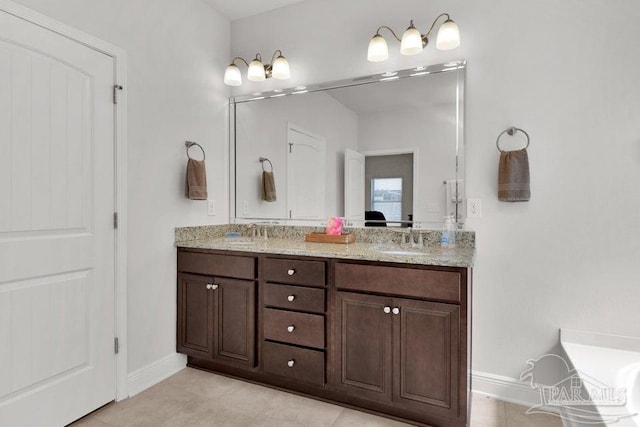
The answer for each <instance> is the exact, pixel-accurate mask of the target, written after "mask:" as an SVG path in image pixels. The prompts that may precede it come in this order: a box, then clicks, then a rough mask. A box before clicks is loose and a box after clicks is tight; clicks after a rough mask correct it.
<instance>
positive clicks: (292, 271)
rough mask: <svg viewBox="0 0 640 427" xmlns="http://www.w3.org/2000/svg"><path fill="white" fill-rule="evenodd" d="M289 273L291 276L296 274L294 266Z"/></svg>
mask: <svg viewBox="0 0 640 427" xmlns="http://www.w3.org/2000/svg"><path fill="white" fill-rule="evenodd" d="M287 274H288V275H289V276H293V275H294V274H296V271H295V270H294V269H293V268H290V269H289V270H287Z"/></svg>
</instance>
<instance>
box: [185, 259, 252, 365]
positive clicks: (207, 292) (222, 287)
mask: <svg viewBox="0 0 640 427" xmlns="http://www.w3.org/2000/svg"><path fill="white" fill-rule="evenodd" d="M201 255H202V254H196V253H188V252H185V253H181V254H180V255H179V262H178V329H177V332H178V334H177V335H178V336H177V351H178V352H180V353H184V354H187V355H189V356H194V357H198V358H203V359H207V360H213V361H215V362H221V363H230V364H233V365H238V366H245V367H249V368H253V367H254V366H255V364H256V282H255V280H247V279H246V278H250V277H255V262H256V261H255V258H242V257H240V258H241V259H238V258H239V257H233V256H224V257H222V258H219V257H212V258H211V259H209V258H207V257H205V258H202V257H201ZM180 259H182V261H183V262H180ZM230 265H232V266H233V267H231V268H230ZM184 270H187V271H195V272H196V273H205V274H206V273H216V272H219V273H223V274H233V275H235V276H239V277H242V278H240V279H239V278H230V277H221V276H217V275H204V274H194V273H191V272H184Z"/></svg>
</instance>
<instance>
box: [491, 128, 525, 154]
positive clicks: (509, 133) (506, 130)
mask: <svg viewBox="0 0 640 427" xmlns="http://www.w3.org/2000/svg"><path fill="white" fill-rule="evenodd" d="M516 132H522V133H524V135H525V136H526V137H527V145H526V146H525V147H524V148H523V150H526V149H527V148H529V142H531V141H530V139H529V134H528V133H527V132H525V131H524V130H522V129H520V128H516V127H510V128H508V129H505V130H503V131H502V132H500V135H498V138H497V139H496V147H498V151H500V152H501V153H505V152H506V151H505V150H503V149H502V148H500V138H502V135H504V134H505V133H506V134H508V135H510V136H513V135H514V134H515V133H516Z"/></svg>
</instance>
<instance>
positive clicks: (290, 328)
mask: <svg viewBox="0 0 640 427" xmlns="http://www.w3.org/2000/svg"><path fill="white" fill-rule="evenodd" d="M295 329H296V327H295V326H293V325H290V326H287V331H288V332H289V333H291V332H293V331H294V330H295Z"/></svg>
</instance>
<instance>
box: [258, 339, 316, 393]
mask: <svg viewBox="0 0 640 427" xmlns="http://www.w3.org/2000/svg"><path fill="white" fill-rule="evenodd" d="M262 365H263V366H264V371H265V372H267V373H270V374H275V375H281V376H284V377H289V378H293V379H296V380H300V381H307V382H310V383H314V384H319V385H322V384H324V351H317V350H309V349H305V348H299V347H293V346H290V345H285V344H276V343H272V342H268V341H265V342H264V343H263V346H262Z"/></svg>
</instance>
